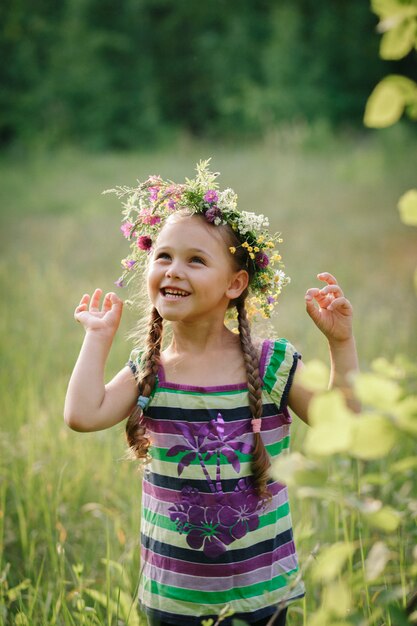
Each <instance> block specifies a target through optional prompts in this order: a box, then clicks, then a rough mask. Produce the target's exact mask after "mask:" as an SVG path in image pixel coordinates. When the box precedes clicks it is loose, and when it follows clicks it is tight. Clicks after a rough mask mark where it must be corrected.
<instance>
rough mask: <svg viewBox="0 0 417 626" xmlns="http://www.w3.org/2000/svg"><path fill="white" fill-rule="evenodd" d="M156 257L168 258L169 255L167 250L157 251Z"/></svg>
mask: <svg viewBox="0 0 417 626" xmlns="http://www.w3.org/2000/svg"><path fill="white" fill-rule="evenodd" d="M156 258H157V259H170V258H171V257H170V256H169V254H168V252H159V253H158V254H157V255H156Z"/></svg>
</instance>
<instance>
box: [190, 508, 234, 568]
mask: <svg viewBox="0 0 417 626" xmlns="http://www.w3.org/2000/svg"><path fill="white" fill-rule="evenodd" d="M221 508H222V507H221V506H220V505H216V506H211V507H202V506H192V507H190V510H189V511H188V520H189V523H190V525H191V530H190V532H189V533H188V535H187V543H188V545H189V546H190V547H191V548H193V549H194V550H199V549H200V548H201V547H203V552H204V554H205V555H206V556H208V557H210V558H216V557H218V556H220V554H223V552H225V551H226V546H227V545H229V544H230V543H232V541H233V538H232V537H231V535H230V532H229V529H228V528H227V527H226V526H224V525H223V524H221V523H220V522H219V512H220V510H221Z"/></svg>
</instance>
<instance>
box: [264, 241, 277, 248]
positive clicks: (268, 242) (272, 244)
mask: <svg viewBox="0 0 417 626" xmlns="http://www.w3.org/2000/svg"><path fill="white" fill-rule="evenodd" d="M265 245H266V247H267V248H273V247H274V246H275V244H274V242H273V241H267V242H266V244H265Z"/></svg>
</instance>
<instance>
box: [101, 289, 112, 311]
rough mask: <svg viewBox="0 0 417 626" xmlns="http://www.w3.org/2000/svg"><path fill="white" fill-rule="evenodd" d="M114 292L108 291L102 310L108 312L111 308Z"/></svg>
mask: <svg viewBox="0 0 417 626" xmlns="http://www.w3.org/2000/svg"><path fill="white" fill-rule="evenodd" d="M111 297H112V294H111V293H106V295H105V298H104V300H103V308H102V310H103V311H105V312H107V311H110V310H111V306H112V299H111Z"/></svg>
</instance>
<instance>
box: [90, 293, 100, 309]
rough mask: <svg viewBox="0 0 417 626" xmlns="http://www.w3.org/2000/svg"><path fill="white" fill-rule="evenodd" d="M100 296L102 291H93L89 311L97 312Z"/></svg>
mask: <svg viewBox="0 0 417 626" xmlns="http://www.w3.org/2000/svg"><path fill="white" fill-rule="evenodd" d="M101 294H102V290H101V289H99V288H98V289H96V290H95V291H94V293H93V297H92V298H91V304H90V311H98V307H99V304H100V298H101Z"/></svg>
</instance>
